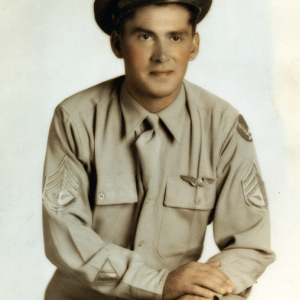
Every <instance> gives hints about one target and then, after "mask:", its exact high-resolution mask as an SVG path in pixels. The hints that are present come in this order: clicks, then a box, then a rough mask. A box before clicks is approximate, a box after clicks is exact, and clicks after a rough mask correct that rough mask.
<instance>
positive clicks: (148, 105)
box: [126, 84, 181, 113]
mask: <svg viewBox="0 0 300 300" xmlns="http://www.w3.org/2000/svg"><path fill="white" fill-rule="evenodd" d="M126 88H127V91H128V92H129V94H130V95H131V96H132V97H133V98H134V99H135V100H136V101H137V102H138V103H139V104H140V105H142V106H143V107H144V108H145V109H147V110H148V111H150V112H151V113H159V112H160V111H162V110H164V109H165V108H167V107H168V106H169V105H170V104H172V103H173V102H174V100H175V99H176V98H177V96H178V95H179V93H180V90H181V86H179V87H178V88H177V89H176V90H175V92H174V93H172V94H171V95H167V96H165V97H151V96H147V95H143V94H142V95H141V94H140V93H138V92H136V91H135V90H134V89H131V88H130V87H129V86H128V85H127V84H126Z"/></svg>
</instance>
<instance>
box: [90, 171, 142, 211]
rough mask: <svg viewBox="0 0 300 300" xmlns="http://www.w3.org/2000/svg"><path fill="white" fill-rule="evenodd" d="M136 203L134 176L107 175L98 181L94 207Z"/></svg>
mask: <svg viewBox="0 0 300 300" xmlns="http://www.w3.org/2000/svg"><path fill="white" fill-rule="evenodd" d="M137 201H138V196H137V189H136V182H135V176H134V174H130V175H127V174H126V175H107V176H105V177H103V178H101V179H99V183H98V184H97V189H96V199H95V204H96V205H111V204H122V203H135V202H137Z"/></svg>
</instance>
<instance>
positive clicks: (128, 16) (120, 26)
mask: <svg viewBox="0 0 300 300" xmlns="http://www.w3.org/2000/svg"><path fill="white" fill-rule="evenodd" d="M169 4H175V5H178V6H181V7H184V8H185V9H186V10H188V12H189V13H190V19H189V23H190V24H191V25H192V34H193V35H194V34H195V32H196V27H197V23H198V22H197V21H198V14H199V12H198V10H197V9H196V8H195V7H193V6H191V5H188V4H186V3H176V2H174V3H154V4H153V5H156V6H167V5H169ZM135 12H136V10H131V11H129V12H128V13H125V14H124V15H123V16H122V17H120V19H119V21H118V23H117V24H116V31H117V32H118V33H119V34H120V35H123V34H124V29H125V23H126V22H127V21H129V20H132V19H133V18H134V16H135Z"/></svg>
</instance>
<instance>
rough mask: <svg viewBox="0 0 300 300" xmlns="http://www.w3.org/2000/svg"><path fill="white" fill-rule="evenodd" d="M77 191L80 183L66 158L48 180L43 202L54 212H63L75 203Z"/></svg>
mask: <svg viewBox="0 0 300 300" xmlns="http://www.w3.org/2000/svg"><path fill="white" fill-rule="evenodd" d="M77 189H78V183H77V181H76V179H75V176H74V174H72V172H71V171H70V167H69V166H68V163H67V156H65V157H64V158H63V160H62V162H61V163H60V165H59V166H58V167H57V169H56V170H55V171H54V172H53V173H51V174H50V175H48V176H47V178H46V182H45V187H44V192H43V201H44V203H45V204H46V205H47V206H48V207H49V208H51V209H52V210H55V211H60V210H63V209H64V208H66V207H67V206H69V205H71V204H73V203H74V202H75V199H76V196H77Z"/></svg>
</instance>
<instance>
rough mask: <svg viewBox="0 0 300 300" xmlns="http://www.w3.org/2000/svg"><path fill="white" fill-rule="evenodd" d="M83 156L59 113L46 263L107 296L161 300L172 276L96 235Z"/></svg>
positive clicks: (47, 201)
mask: <svg viewBox="0 0 300 300" xmlns="http://www.w3.org/2000/svg"><path fill="white" fill-rule="evenodd" d="M82 151H83V150H82V145H81V136H80V134H79V132H78V130H77V128H76V126H75V123H74V122H73V121H72V119H71V117H70V116H69V115H68V114H67V113H66V112H65V111H64V109H63V108H61V107H58V108H57V109H56V112H55V115H54V117H53V120H52V123H51V127H50V132H49V139H48V146H47V153H46V159H45V168H44V184H43V187H44V188H43V226H44V240H45V251H46V255H47V257H48V258H49V260H50V261H51V262H52V263H53V264H54V265H55V266H57V267H58V268H59V269H62V270H64V271H65V272H67V273H69V274H72V275H73V276H75V277H77V278H78V279H79V280H81V281H82V282H84V283H85V284H87V285H88V286H90V287H91V288H93V289H95V290H97V291H99V292H101V293H103V294H107V295H111V296H116V297H122V298H143V299H160V298H161V295H162V289H163V286H164V282H165V279H166V277H167V275H168V271H167V270H165V269H162V270H155V269H152V268H149V267H147V266H146V265H145V264H144V263H143V261H142V259H141V257H140V256H139V255H138V254H137V253H136V252H134V251H131V250H128V249H125V248H122V247H120V246H117V245H113V244H110V245H106V244H105V242H104V241H103V240H102V239H101V238H100V237H99V235H98V234H97V233H96V232H95V231H94V230H93V229H92V211H91V207H90V202H89V196H88V195H89V189H90V182H89V178H88V173H87V171H86V166H85V164H84V163H83V162H82V161H83V160H82V156H83V155H82Z"/></svg>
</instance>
